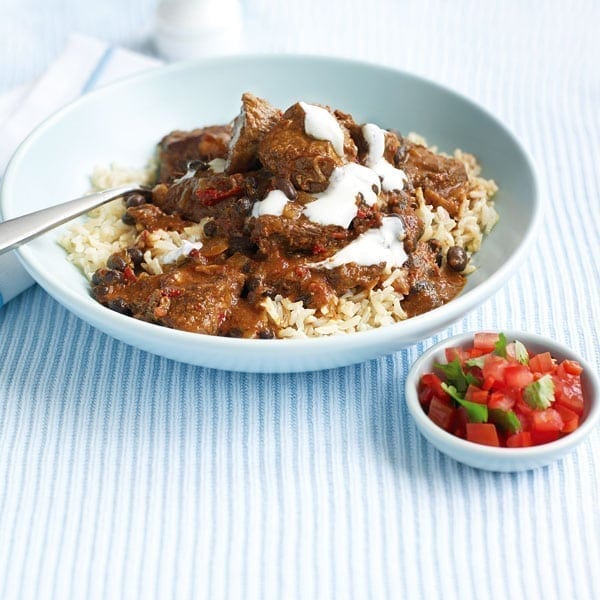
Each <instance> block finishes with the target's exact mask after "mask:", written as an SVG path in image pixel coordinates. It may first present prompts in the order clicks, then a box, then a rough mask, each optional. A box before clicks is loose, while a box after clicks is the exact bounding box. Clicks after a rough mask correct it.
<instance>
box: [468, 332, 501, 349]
mask: <svg viewBox="0 0 600 600" xmlns="http://www.w3.org/2000/svg"><path fill="white" fill-rule="evenodd" d="M499 339H500V334H498V333H488V332H485V331H481V332H479V333H476V334H475V335H474V336H473V347H474V348H477V349H478V350H483V352H484V353H486V352H492V351H493V350H494V346H495V345H496V343H497V342H498V340H499Z"/></svg>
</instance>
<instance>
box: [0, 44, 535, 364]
mask: <svg viewBox="0 0 600 600" xmlns="http://www.w3.org/2000/svg"><path fill="white" fill-rule="evenodd" d="M241 61H243V62H244V63H249V62H252V63H254V64H257V65H258V64H262V65H268V64H282V63H293V64H298V63H306V62H309V63H314V64H326V65H329V66H330V68H335V67H336V66H338V65H342V66H346V67H350V68H353V67H354V68H362V69H368V70H371V71H372V70H375V71H379V72H381V73H383V74H387V75H393V76H399V77H401V78H403V79H405V80H406V81H409V82H416V83H417V84H419V85H423V86H425V87H429V88H430V89H432V90H435V91H437V92H439V93H441V94H446V95H448V96H449V97H452V98H454V99H455V100H457V101H459V102H461V103H462V104H463V105H465V107H466V108H467V109H468V110H470V111H475V112H477V113H479V114H481V115H482V116H483V117H485V118H486V119H488V120H489V121H490V122H491V123H492V124H493V125H494V126H495V127H497V128H498V129H499V130H501V131H502V132H503V134H504V135H505V136H506V137H507V139H508V140H509V141H510V142H511V144H512V145H513V146H514V148H515V149H516V151H518V152H519V154H520V157H519V158H520V159H522V161H523V165H524V169H525V171H526V173H527V175H528V176H529V179H530V181H531V188H532V189H531V192H532V193H531V195H530V197H529V198H528V201H529V202H530V203H531V213H532V217H531V220H530V222H529V224H528V226H527V228H526V230H525V233H524V235H523V238H522V240H521V243H520V244H519V246H518V247H517V248H516V249H515V251H514V252H513V254H512V255H511V256H510V257H509V258H508V260H507V261H506V262H504V263H503V264H502V265H501V266H500V267H499V268H498V269H497V270H496V271H495V272H494V273H492V274H491V275H490V276H489V277H488V278H486V279H485V280H483V281H481V282H480V283H479V284H478V285H476V286H475V287H474V288H473V289H471V290H468V291H465V292H463V293H461V294H460V295H459V296H457V297H456V298H454V299H453V300H452V301H451V302H448V303H447V304H444V305H442V306H440V307H438V308H435V309H433V310H431V311H429V312H427V313H424V314H422V315H418V316H415V317H411V318H410V319H407V320H405V321H401V322H398V323H394V324H391V325H387V326H385V327H380V328H377V329H372V330H368V331H361V332H353V333H352V339H353V340H357V341H358V340H360V342H359V343H362V344H363V345H364V346H367V345H370V344H371V345H372V344H373V343H374V342H375V341H376V340H380V341H381V342H383V343H385V342H386V341H387V342H388V343H389V342H390V341H391V340H393V339H394V338H397V337H398V336H399V335H401V336H402V337H403V339H406V340H407V341H409V342H411V341H414V340H417V339H422V333H421V331H422V324H423V323H428V324H429V328H430V329H432V330H436V331H437V330H439V329H441V328H442V327H443V326H445V325H446V324H448V323H450V322H453V321H455V320H456V319H457V318H458V317H459V316H460V315H463V314H465V313H466V312H469V311H471V310H473V309H474V308H475V307H476V306H477V305H478V304H480V303H481V302H482V301H483V300H484V299H486V298H488V297H489V296H491V295H492V294H493V293H495V292H496V291H497V290H498V289H500V288H501V287H502V285H503V284H504V283H505V282H506V281H507V280H508V279H509V277H511V276H512V275H513V274H514V273H515V272H516V270H517V268H518V265H519V264H521V263H522V262H523V261H524V258H525V256H526V253H527V252H528V250H529V248H530V246H531V245H532V243H533V241H534V238H535V235H536V233H537V230H538V229H539V228H538V225H539V224H540V223H541V220H542V218H543V215H542V202H541V198H540V193H539V183H538V178H537V175H536V169H535V166H534V161H533V159H532V158H531V156H530V154H529V152H528V150H527V149H526V148H525V147H524V146H523V144H522V143H521V142H520V140H519V139H518V138H517V136H516V135H515V134H514V133H513V132H512V131H511V130H510V129H509V127H508V126H507V125H505V124H504V123H503V122H502V121H500V120H499V119H498V118H497V117H496V116H495V115H494V114H492V113H491V112H490V111H489V110H488V109H486V108H484V107H483V106H481V105H479V104H478V103H476V102H474V101H473V100H472V99H470V98H469V97H467V96H466V95H464V94H462V93H460V92H457V91H455V90H454V89H452V88H450V87H447V86H445V85H442V84H440V83H437V82H435V81H432V80H430V79H427V78H425V77H422V76H420V75H416V74H414V73H411V72H408V71H405V70H402V69H397V68H394V67H390V66H386V65H381V64H377V63H373V62H368V61H361V60H355V59H349V58H341V57H335V56H320V55H310V54H285V53H284V54H281V55H271V54H261V53H257V54H249V55H230V56H221V57H212V58H204V59H200V60H192V61H184V62H179V63H174V64H170V65H164V66H159V67H156V68H152V69H150V70H148V71H146V72H143V73H139V74H135V75H132V76H129V77H125V78H123V79H121V80H119V81H117V82H113V83H110V84H107V85H105V86H102V87H101V88H99V89H97V90H94V91H92V92H89V93H87V94H84V95H83V96H81V97H80V98H78V99H76V100H74V101H73V102H71V103H69V104H68V105H67V106H65V107H63V108H61V109H59V110H58V111H56V112H55V113H53V114H52V115H50V116H49V117H48V118H47V119H45V120H44V121H43V122H42V123H41V124H40V125H38V126H37V127H36V128H35V129H34V130H33V131H32V132H31V133H30V134H29V135H28V136H27V138H26V139H25V140H24V141H23V142H22V143H21V144H20V145H19V147H18V149H17V150H16V152H15V153H14V154H13V156H12V158H11V160H10V162H9V164H8V166H7V169H6V173H5V176H4V178H3V181H2V188H1V189H0V215H3V216H5V217H14V216H17V215H18V214H21V213H20V212H19V210H18V208H17V206H16V204H17V203H16V202H14V201H11V198H17V197H18V192H17V190H16V189H15V182H14V180H15V178H16V173H17V171H18V170H19V167H20V165H21V164H22V162H23V161H24V159H25V158H26V156H27V153H28V150H29V148H30V147H31V146H32V145H33V144H35V142H36V141H37V139H38V138H40V137H41V136H43V135H44V134H45V132H46V131H47V130H48V129H50V128H52V127H53V126H54V125H55V124H56V123H58V122H60V120H61V119H63V118H64V117H65V116H66V115H68V114H69V113H70V112H71V111H76V110H79V109H80V108H81V107H85V106H86V105H87V104H93V103H94V102H101V101H102V98H103V97H104V96H107V95H112V94H115V93H118V92H119V90H121V89H123V88H126V87H127V86H132V85H133V86H135V85H137V83H138V82H141V81H147V80H152V79H156V80H157V81H160V79H161V77H164V76H165V74H170V73H176V72H178V71H181V72H185V71H188V70H202V69H204V68H211V67H214V66H215V65H217V66H220V67H222V68H224V69H225V68H227V66H228V65H235V64H239V63H240V62H241ZM7 209H8V210H7ZM17 255H18V257H19V259H20V260H21V262H22V263H23V264H24V266H25V268H26V269H27V271H28V272H29V273H30V274H31V275H32V277H33V278H34V279H35V280H36V281H37V282H38V283H40V284H41V285H42V287H44V288H45V289H46V290H47V291H49V292H50V293H51V294H52V295H53V296H55V297H56V298H57V299H61V298H67V299H68V300H69V306H68V307H69V310H71V311H73V312H75V314H77V315H78V316H80V317H82V318H84V319H85V320H87V321H88V322H90V323H92V324H93V325H95V326H97V327H100V328H101V329H102V327H101V324H102V323H105V322H108V323H110V324H111V327H112V328H113V329H118V330H121V329H122V328H123V327H125V328H127V329H131V328H133V331H135V333H136V335H138V336H146V335H151V336H153V337H154V338H155V339H156V342H157V343H160V341H161V339H168V340H169V341H170V343H177V342H184V341H185V342H186V343H188V344H193V343H194V341H195V342H197V343H198V344H200V345H206V344H208V346H212V347H214V348H217V349H219V350H220V351H230V350H246V351H247V350H248V349H254V350H257V351H258V352H259V353H261V352H263V351H264V350H265V349H267V348H271V347H279V346H277V344H281V343H283V342H285V344H286V348H290V349H294V350H302V349H304V348H306V349H309V348H312V347H314V346H315V344H318V345H319V346H320V347H322V348H324V349H329V348H331V349H333V348H334V347H337V346H338V345H339V343H340V339H341V338H344V339H345V337H344V336H326V337H319V338H292V339H286V340H279V339H276V340H257V339H243V338H226V337H221V336H211V335H207V334H201V333H200V334H198V333H191V332H186V331H178V330H174V329H166V328H164V327H161V326H159V325H156V324H153V323H146V322H141V321H139V322H133V321H135V320H134V319H131V318H130V317H126V316H124V315H120V314H117V313H115V312H114V311H109V309H107V308H105V307H103V306H100V305H98V306H97V307H96V308H93V307H92V306H91V304H89V303H88V302H87V299H86V298H83V297H82V295H81V294H80V292H79V291H77V290H74V289H70V288H66V287H64V288H63V286H61V285H60V282H58V283H57V282H55V281H52V278H51V277H50V276H49V275H50V274H48V273H46V272H45V271H46V270H45V269H43V268H41V267H40V265H39V264H38V262H37V260H36V254H35V252H34V251H32V250H31V249H30V248H28V246H27V245H24V246H21V247H20V248H18V250H17ZM73 268H74V269H75V268H76V267H74V266H73ZM74 306H75V307H77V308H78V309H79V310H78V311H77V310H75V309H74ZM96 309H98V310H96ZM90 311H91V312H90ZM104 330H105V331H106V329H104ZM112 335H114V334H112ZM165 336H166V337H165ZM125 341H126V340H125Z"/></svg>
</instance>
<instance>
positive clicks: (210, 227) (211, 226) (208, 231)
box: [204, 221, 218, 237]
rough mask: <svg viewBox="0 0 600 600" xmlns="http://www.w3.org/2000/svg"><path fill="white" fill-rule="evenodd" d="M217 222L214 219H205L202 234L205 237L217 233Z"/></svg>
mask: <svg viewBox="0 0 600 600" xmlns="http://www.w3.org/2000/svg"><path fill="white" fill-rule="evenodd" d="M217 229H218V227H217V224H216V223H215V222H214V221H207V222H206V223H204V235H205V236H206V237H213V236H215V235H216V234H217Z"/></svg>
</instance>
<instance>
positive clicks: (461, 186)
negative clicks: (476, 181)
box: [395, 140, 468, 217]
mask: <svg viewBox="0 0 600 600" xmlns="http://www.w3.org/2000/svg"><path fill="white" fill-rule="evenodd" d="M395 159H396V166H397V167H398V168H400V169H403V170H404V172H405V173H406V175H407V177H408V179H409V182H410V184H411V185H412V187H414V188H415V189H416V188H419V187H420V188H421V189H422V190H423V196H424V198H425V201H426V202H427V203H428V204H432V205H433V206H442V207H443V208H445V209H446V210H447V211H448V213H449V214H450V216H452V217H456V216H457V215H458V212H459V210H460V205H461V203H462V202H463V200H464V199H465V197H466V192H467V188H468V176H467V171H466V169H465V166H464V165H463V163H462V162H460V161H459V160H457V159H455V158H448V157H445V156H440V155H439V154H435V153H433V152H431V150H428V149H427V148H425V147H424V146H420V145H418V144H413V143H411V142H409V141H407V140H402V141H401V145H400V146H399V147H398V151H397V152H396V157H395Z"/></svg>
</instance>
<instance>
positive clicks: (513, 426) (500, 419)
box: [489, 408, 521, 433]
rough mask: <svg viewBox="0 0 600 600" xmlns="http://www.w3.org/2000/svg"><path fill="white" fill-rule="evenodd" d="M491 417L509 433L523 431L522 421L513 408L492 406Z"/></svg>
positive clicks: (491, 419) (492, 420) (493, 421)
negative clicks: (504, 408) (506, 408)
mask: <svg viewBox="0 0 600 600" xmlns="http://www.w3.org/2000/svg"><path fill="white" fill-rule="evenodd" d="M489 418H490V421H491V422H492V423H495V424H496V425H497V426H498V427H500V429H502V430H503V431H506V432H508V433H517V432H518V431H521V421H519V419H518V418H517V415H515V413H514V412H513V411H512V410H501V409H499V408H490V410H489Z"/></svg>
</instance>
